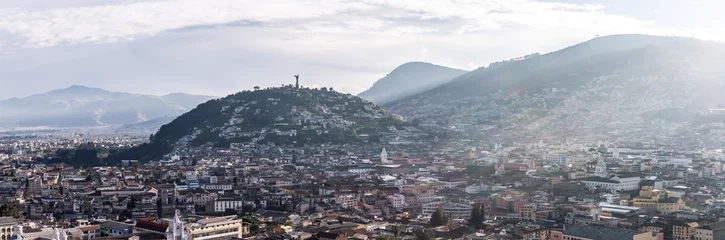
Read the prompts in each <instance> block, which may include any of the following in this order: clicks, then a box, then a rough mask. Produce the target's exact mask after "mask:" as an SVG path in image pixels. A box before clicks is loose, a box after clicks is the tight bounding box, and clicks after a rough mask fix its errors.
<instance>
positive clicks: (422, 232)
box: [413, 229, 435, 240]
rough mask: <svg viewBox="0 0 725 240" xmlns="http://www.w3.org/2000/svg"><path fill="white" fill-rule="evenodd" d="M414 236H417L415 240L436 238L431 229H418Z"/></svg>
mask: <svg viewBox="0 0 725 240" xmlns="http://www.w3.org/2000/svg"><path fill="white" fill-rule="evenodd" d="M413 236H415V240H432V239H433V237H435V235H434V234H433V231H431V230H430V229H416V230H415V231H413Z"/></svg>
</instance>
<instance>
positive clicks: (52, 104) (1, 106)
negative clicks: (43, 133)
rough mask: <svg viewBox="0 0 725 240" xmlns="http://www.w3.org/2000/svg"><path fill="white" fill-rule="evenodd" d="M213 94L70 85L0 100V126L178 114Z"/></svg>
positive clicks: (104, 122) (116, 121) (91, 123)
mask: <svg viewBox="0 0 725 240" xmlns="http://www.w3.org/2000/svg"><path fill="white" fill-rule="evenodd" d="M212 98H214V97H211V96H201V95H191V94H167V95H164V96H154V95H144V94H135V93H124V92H112V91H107V90H104V89H101V88H93V87H86V86H82V85H72V86H70V87H67V88H62V89H56V90H51V91H48V92H45V93H39V94H33V95H30V96H27V97H22V98H10V99H6V100H3V101H0V111H2V112H3V113H4V114H3V116H2V117H0V125H3V126H8V127H38V126H47V127H96V126H113V125H123V124H132V123H138V122H143V121H147V120H151V119H156V118H159V117H163V116H177V115H179V114H181V113H183V112H186V111H188V110H190V109H192V108H193V107H195V106H196V105H198V104H199V103H201V102H204V101H207V100H209V99H212Z"/></svg>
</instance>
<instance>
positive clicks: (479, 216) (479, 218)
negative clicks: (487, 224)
mask: <svg viewBox="0 0 725 240" xmlns="http://www.w3.org/2000/svg"><path fill="white" fill-rule="evenodd" d="M485 220H486V210H485V206H484V205H483V203H480V202H477V203H475V204H473V209H471V217H470V218H468V225H469V226H472V227H477V228H480V227H482V226H483V221H485Z"/></svg>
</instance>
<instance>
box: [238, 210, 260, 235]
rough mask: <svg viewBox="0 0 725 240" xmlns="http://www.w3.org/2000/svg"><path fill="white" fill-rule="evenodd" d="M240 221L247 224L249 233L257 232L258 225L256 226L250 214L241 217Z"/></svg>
mask: <svg viewBox="0 0 725 240" xmlns="http://www.w3.org/2000/svg"><path fill="white" fill-rule="evenodd" d="M242 221H244V222H246V223H249V231H250V232H252V233H255V232H257V230H259V225H257V218H255V217H254V216H252V215H251V214H248V215H246V216H244V217H242Z"/></svg>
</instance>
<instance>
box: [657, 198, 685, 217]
mask: <svg viewBox="0 0 725 240" xmlns="http://www.w3.org/2000/svg"><path fill="white" fill-rule="evenodd" d="M683 208H685V202H684V201H682V199H679V198H676V197H671V198H665V199H660V200H658V201H657V212H660V213H664V214H670V213H674V212H679V211H680V210H682V209H683Z"/></svg>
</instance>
